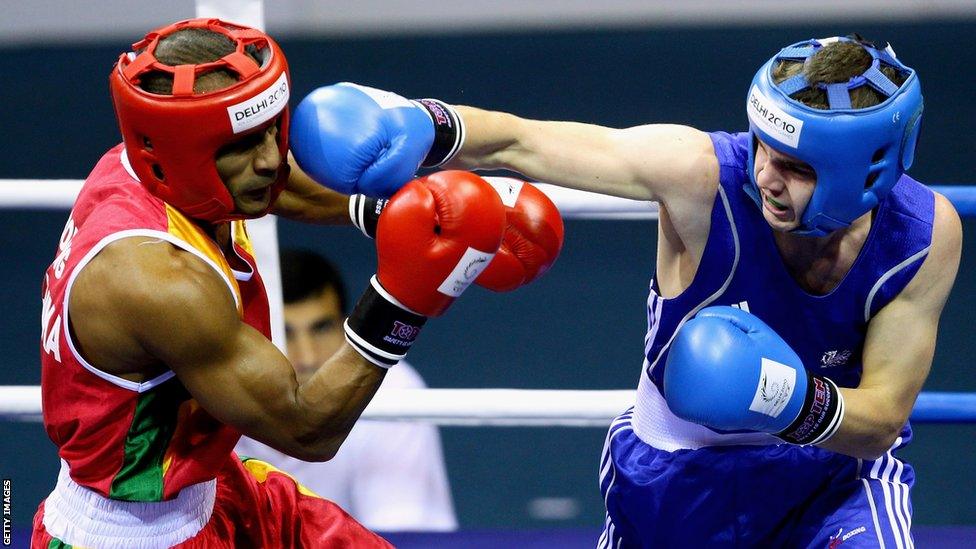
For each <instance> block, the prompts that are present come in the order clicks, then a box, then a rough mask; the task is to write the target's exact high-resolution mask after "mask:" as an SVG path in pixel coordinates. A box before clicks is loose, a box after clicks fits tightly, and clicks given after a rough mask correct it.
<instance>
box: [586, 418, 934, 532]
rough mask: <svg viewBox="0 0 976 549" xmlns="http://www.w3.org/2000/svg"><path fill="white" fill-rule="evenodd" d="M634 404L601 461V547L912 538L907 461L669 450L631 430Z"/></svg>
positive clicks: (786, 451) (790, 450)
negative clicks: (604, 511)
mask: <svg viewBox="0 0 976 549" xmlns="http://www.w3.org/2000/svg"><path fill="white" fill-rule="evenodd" d="M633 413H634V412H633V408H631V409H629V410H627V411H626V412H624V413H623V414H621V415H620V416H618V417H617V418H616V419H615V420H614V421H613V423H612V424H611V426H610V431H609V433H608V435H607V441H606V444H605V445H604V450H603V456H602V459H601V460H600V490H601V493H602V494H603V499H604V502H605V504H606V509H607V515H606V522H605V525H604V530H603V535H602V536H601V537H600V540H599V543H598V544H597V546H598V547H601V548H603V547H608V548H609V547H613V548H630V547H680V548H682V549H684V548H687V547H724V546H734V547H763V548H766V547H790V548H793V547H809V548H813V547H816V548H818V549H822V548H835V547H844V548H847V547H885V548H888V549H908V548H911V547H913V546H914V544H913V541H912V537H911V533H910V528H911V523H912V505H911V498H910V491H911V488H912V485H913V484H914V482H915V473H914V471H913V470H912V468H911V466H910V465H908V464H906V463H904V462H902V461H900V460H899V459H898V458H896V457H895V456H894V454H893V452H894V451H895V450H897V449H898V448H900V447H902V446H904V445H906V444H907V443H908V442H909V441H910V439H911V430H910V428H909V427H907V426H906V428H905V430H904V431H903V432H902V436H901V437H899V438H898V440H897V442H896V443H895V445H894V447H893V448H892V450H890V451H888V452H887V453H886V454H885V455H884V456H882V457H881V458H879V459H877V460H874V461H866V460H860V459H857V458H853V457H849V456H845V455H842V454H837V453H834V452H830V451H828V450H823V449H821V448H817V447H813V446H794V445H791V444H776V445H760V446H756V445H734V446H705V447H702V448H698V449H677V450H675V451H665V450H660V449H657V448H654V447H652V446H651V445H649V444H647V443H645V442H644V441H642V440H641V439H640V438H638V436H637V434H636V433H635V432H634V425H633Z"/></svg>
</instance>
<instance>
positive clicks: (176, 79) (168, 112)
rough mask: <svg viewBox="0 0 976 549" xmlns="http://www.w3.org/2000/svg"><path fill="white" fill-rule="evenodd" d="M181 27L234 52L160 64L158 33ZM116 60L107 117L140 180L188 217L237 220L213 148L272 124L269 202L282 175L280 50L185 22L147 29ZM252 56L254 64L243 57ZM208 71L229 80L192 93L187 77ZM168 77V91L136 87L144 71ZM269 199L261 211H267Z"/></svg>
mask: <svg viewBox="0 0 976 549" xmlns="http://www.w3.org/2000/svg"><path fill="white" fill-rule="evenodd" d="M185 29H204V30H209V31H212V32H216V33H219V34H222V35H224V36H226V37H227V38H229V39H230V40H231V41H233V42H234V44H235V49H234V51H233V52H231V53H230V54H228V55H225V56H224V57H222V58H221V59H218V60H216V61H213V62H210V63H201V64H197V65H176V66H172V65H166V64H164V63H162V62H160V61H159V60H158V59H157V58H156V47H157V45H158V44H159V41H160V40H162V39H163V38H165V37H167V36H169V35H171V34H173V33H175V32H177V31H181V30H185ZM132 49H133V51H132V52H130V53H124V54H122V56H121V57H119V60H118V63H116V64H115V66H114V67H113V68H112V72H111V74H110V76H109V87H110V90H111V92H112V102H113V104H114V106H115V114H116V117H117V119H118V122H119V128H120V129H121V130H122V139H123V140H124V141H125V150H126V154H127V155H128V158H129V162H130V163H131V165H132V169H133V171H134V172H135V173H136V175H137V176H138V177H139V180H140V181H141V182H142V184H143V185H144V186H145V187H146V188H147V189H148V190H149V192H151V193H152V194H154V195H156V196H157V197H159V198H160V199H162V200H163V201H165V202H167V203H168V204H171V205H172V206H174V207H176V208H177V209H179V210H181V211H182V212H183V213H185V214H187V215H188V216H190V217H193V218H196V219H200V220H204V221H208V222H211V223H217V222H222V221H228V220H232V219H242V218H245V217H258V216H259V215H264V213H267V212H262V213H261V214H259V215H244V214H242V213H240V212H237V211H235V206H234V201H233V198H232V197H231V195H230V193H229V192H228V190H227V187H226V185H225V184H224V182H223V181H222V180H221V178H220V175H219V174H218V173H217V166H216V157H217V153H218V151H219V150H220V149H221V148H222V147H224V146H225V145H228V144H230V143H233V142H235V141H237V140H239V139H241V138H242V137H244V136H245V135H249V134H253V133H257V132H263V131H266V130H267V129H268V128H269V127H270V126H271V125H273V124H278V126H279V128H278V133H277V137H276V141H277V145H278V152H279V153H280V154H281V165H280V166H279V167H278V173H277V179H276V180H275V182H274V184H273V185H272V186H271V202H270V204H273V203H274V201H275V199H276V198H277V196H278V194H279V193H280V192H281V190H282V189H283V188H284V185H285V181H286V179H287V177H288V164H287V157H288V114H289V111H288V95H289V90H290V82H289V77H288V63H287V61H286V60H285V55H284V52H282V51H281V48H279V47H278V44H276V43H275V41H274V40H272V39H271V37H270V36H268V35H267V34H265V33H263V32H261V31H259V30H256V29H252V28H248V27H242V26H239V25H234V24H232V23H226V22H224V21H220V20H218V19H190V20H187V21H181V22H179V23H175V24H173V25H169V26H167V27H164V28H161V29H158V30H155V31H153V32H150V33H149V34H147V35H146V37H145V38H144V39H143V40H141V41H140V42H137V43H135V44H133V45H132ZM248 52H251V53H252V54H253V55H255V56H256V57H257V58H258V61H257V62H256V61H255V60H254V58H253V57H252V56H251V55H249V53H248ZM214 70H223V71H226V72H228V73H230V74H232V75H236V77H237V80H238V81H237V83H236V84H233V85H231V86H229V87H227V88H223V89H220V90H216V91H211V92H196V91H194V89H193V85H194V82H195V80H196V79H197V78H198V77H200V76H201V75H203V74H205V73H208V72H212V71H214ZM154 72H163V73H168V74H170V75H172V77H173V91H172V94H171V95H161V94H154V93H150V92H148V91H146V90H144V89H142V87H141V80H142V79H143V78H144V77H145V76H146V75H147V74H149V73H154ZM270 204H269V209H270Z"/></svg>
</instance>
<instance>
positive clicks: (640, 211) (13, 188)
mask: <svg viewBox="0 0 976 549" xmlns="http://www.w3.org/2000/svg"><path fill="white" fill-rule="evenodd" d="M486 179H489V180H494V179H500V178H494V177H487V178H486ZM82 183H84V181H82V180H80V179H0V209H8V208H9V209H26V210H60V209H64V210H67V209H70V208H71V206H72V205H74V202H75V198H76V197H77V196H78V192H79V191H80V190H81V185H82ZM538 187H539V189H541V190H542V191H543V192H545V193H546V194H547V195H549V197H550V198H552V201H553V202H555V204H556V207H558V208H559V212H560V213H561V214H562V215H563V217H566V218H576V219H657V204H654V203H652V202H641V201H639V200H627V199H626V198H617V197H613V196H606V195H602V194H597V193H590V192H585V191H576V190H573V189H564V188H562V187H556V186H555V185H549V184H544V183H543V184H539V185H538Z"/></svg>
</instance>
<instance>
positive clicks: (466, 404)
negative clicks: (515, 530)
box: [0, 385, 976, 427]
mask: <svg viewBox="0 0 976 549" xmlns="http://www.w3.org/2000/svg"><path fill="white" fill-rule="evenodd" d="M634 398H635V391H633V390H615V391H572V390H543V389H383V390H382V391H380V392H379V393H377V394H376V396H375V397H374V398H373V400H372V401H371V402H370V403H369V406H367V407H366V410H365V411H364V412H363V415H362V418H363V419H369V420H379V421H419V422H425V423H433V424H436V425H453V426H557V427H606V426H607V425H608V424H609V423H610V420H612V419H613V418H614V417H615V416H617V415H618V414H620V413H621V412H622V411H624V410H625V409H626V408H627V407H628V406H631V405H632V404H633V403H634ZM0 419H6V420H10V421H40V419H41V388H40V387H39V386H36V385H34V386H28V385H25V386H19V385H6V386H0ZM911 420H912V421H913V422H915V423H973V422H976V395H974V394H970V393H937V392H927V393H922V394H920V395H919V397H918V401H917V402H916V403H915V409H914V410H913V411H912V415H911Z"/></svg>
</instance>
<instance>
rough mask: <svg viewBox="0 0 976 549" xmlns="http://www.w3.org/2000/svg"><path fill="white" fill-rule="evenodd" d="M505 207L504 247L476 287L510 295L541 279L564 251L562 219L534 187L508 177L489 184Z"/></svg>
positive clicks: (551, 204) (496, 178)
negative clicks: (521, 287)
mask: <svg viewBox="0 0 976 549" xmlns="http://www.w3.org/2000/svg"><path fill="white" fill-rule="evenodd" d="M488 182H489V183H490V184H491V186H492V187H494V188H495V190H496V191H497V192H498V195H499V196H500V197H501V199H502V203H503V204H505V218H506V228H505V237H504V239H503V240H502V245H501V247H500V248H499V249H498V253H497V254H495V259H493V260H492V261H491V264H490V265H488V268H487V269H485V272H483V273H481V276H479V277H478V280H477V281H475V283H476V284H478V285H479V286H481V287H483V288H488V289H489V290H494V291H496V292H508V291H511V290H514V289H516V288H518V287H520V286H524V285H525V284H528V283H529V282H532V281H533V280H535V279H537V278H539V277H540V276H542V275H543V274H544V273H545V272H546V271H548V270H549V267H551V266H552V264H553V263H555V262H556V258H557V257H559V251H560V250H561V249H562V247H563V218H562V217H561V216H560V215H559V210H558V209H556V205H555V204H553V203H552V200H549V197H548V196H546V195H545V193H543V192H542V191H540V190H539V189H538V188H537V187H536V186H534V185H532V184H531V183H526V182H524V181H519V180H518V179H512V178H509V177H493V178H491V179H490V180H489V181H488Z"/></svg>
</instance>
